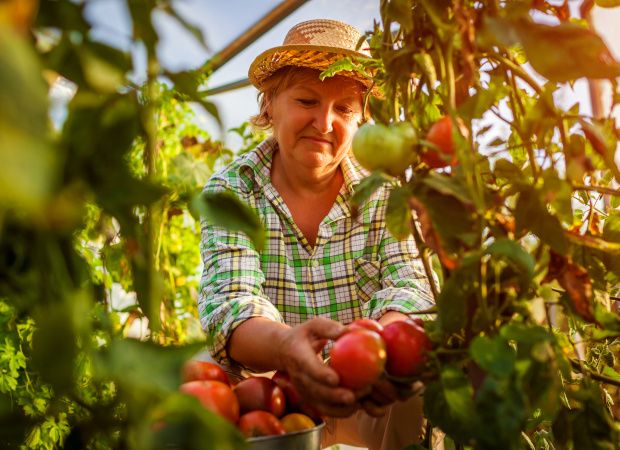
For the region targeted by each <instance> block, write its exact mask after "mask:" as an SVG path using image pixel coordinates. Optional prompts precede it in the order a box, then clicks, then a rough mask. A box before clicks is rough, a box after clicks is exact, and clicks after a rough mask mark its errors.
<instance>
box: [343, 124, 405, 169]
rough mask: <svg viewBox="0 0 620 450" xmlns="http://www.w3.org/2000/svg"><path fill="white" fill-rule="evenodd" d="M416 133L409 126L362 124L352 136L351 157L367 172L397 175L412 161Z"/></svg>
mask: <svg viewBox="0 0 620 450" xmlns="http://www.w3.org/2000/svg"><path fill="white" fill-rule="evenodd" d="M416 142H417V136H416V133H415V130H414V129H413V127H412V126H411V124H409V123H399V124H396V125H391V126H389V127H388V126H386V125H383V124H369V123H367V124H364V125H362V126H361V127H360V128H359V130H357V133H355V136H354V137H353V155H355V158H356V159H357V160H358V161H359V163H360V164H361V165H362V167H364V168H365V169H367V170H370V171H373V170H383V171H385V172H387V173H389V174H390V175H394V176H396V175H399V174H401V173H402V172H404V171H405V169H406V168H407V167H409V165H410V164H411V162H412V159H413V156H414V152H413V148H412V147H413V145H415V143H416Z"/></svg>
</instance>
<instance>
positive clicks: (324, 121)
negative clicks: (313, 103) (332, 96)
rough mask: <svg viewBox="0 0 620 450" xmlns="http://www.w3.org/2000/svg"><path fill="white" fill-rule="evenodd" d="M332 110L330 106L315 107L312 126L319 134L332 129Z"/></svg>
mask: <svg viewBox="0 0 620 450" xmlns="http://www.w3.org/2000/svg"><path fill="white" fill-rule="evenodd" d="M335 117H336V116H335V115H334V112H333V111H332V109H331V107H330V106H327V105H326V106H324V107H321V108H317V109H316V113H315V115H314V123H313V126H314V128H316V130H317V131H318V132H319V133H321V134H327V133H331V132H332V131H333V130H334V120H335Z"/></svg>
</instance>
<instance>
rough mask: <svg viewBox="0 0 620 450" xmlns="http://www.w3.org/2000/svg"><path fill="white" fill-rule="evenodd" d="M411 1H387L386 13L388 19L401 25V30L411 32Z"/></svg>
mask: <svg viewBox="0 0 620 450" xmlns="http://www.w3.org/2000/svg"><path fill="white" fill-rule="evenodd" d="M411 7H412V5H411V0H388V4H387V13H388V16H389V18H390V19H392V20H393V21H394V22H398V23H400V24H401V25H402V28H403V30H405V31H407V32H410V31H412V30H413V18H412V17H411Z"/></svg>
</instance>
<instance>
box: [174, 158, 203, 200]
mask: <svg viewBox="0 0 620 450" xmlns="http://www.w3.org/2000/svg"><path fill="white" fill-rule="evenodd" d="M169 170H170V174H169V175H168V182H169V183H170V185H171V186H172V187H173V188H174V190H175V191H176V192H178V193H180V194H181V195H182V194H185V193H189V192H195V191H196V190H199V189H201V188H202V187H203V186H204V185H205V184H206V183H207V181H208V180H209V177H210V176H211V174H212V173H213V172H212V170H211V169H210V168H209V166H207V164H205V162H204V161H201V160H199V159H196V158H194V157H193V156H192V155H190V154H189V153H186V152H184V153H179V154H178V155H177V156H175V157H174V158H172V160H171V161H170V169H169Z"/></svg>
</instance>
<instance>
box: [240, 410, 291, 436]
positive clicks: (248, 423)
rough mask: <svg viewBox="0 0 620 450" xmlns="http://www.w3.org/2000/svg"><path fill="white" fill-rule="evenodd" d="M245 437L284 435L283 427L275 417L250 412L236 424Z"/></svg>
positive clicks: (264, 412) (262, 412)
mask: <svg viewBox="0 0 620 450" xmlns="http://www.w3.org/2000/svg"><path fill="white" fill-rule="evenodd" d="M237 427H239V430H241V432H242V433H243V435H244V436H245V437H255V436H271V435H274V434H284V433H285V431H284V427H283V426H282V424H281V423H280V421H279V420H278V418H277V417H276V416H274V415H273V414H271V413H268V412H267V411H251V412H249V413H247V414H244V415H242V416H241V417H240V418H239V423H238V424H237Z"/></svg>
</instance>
